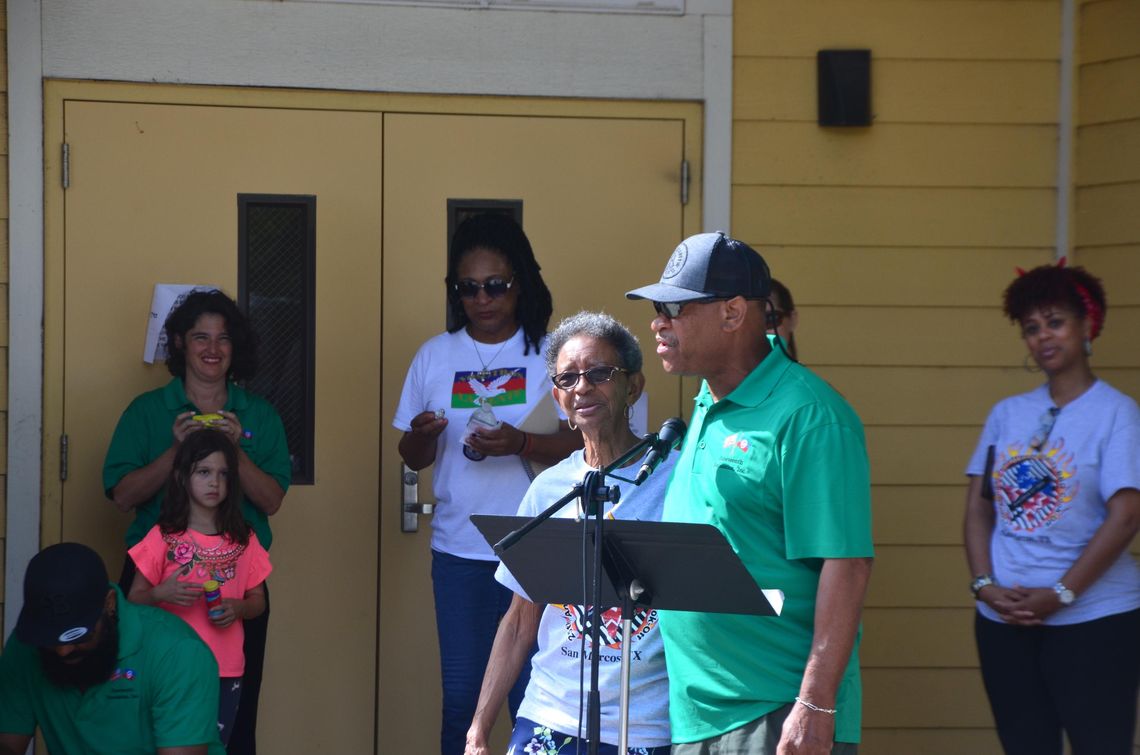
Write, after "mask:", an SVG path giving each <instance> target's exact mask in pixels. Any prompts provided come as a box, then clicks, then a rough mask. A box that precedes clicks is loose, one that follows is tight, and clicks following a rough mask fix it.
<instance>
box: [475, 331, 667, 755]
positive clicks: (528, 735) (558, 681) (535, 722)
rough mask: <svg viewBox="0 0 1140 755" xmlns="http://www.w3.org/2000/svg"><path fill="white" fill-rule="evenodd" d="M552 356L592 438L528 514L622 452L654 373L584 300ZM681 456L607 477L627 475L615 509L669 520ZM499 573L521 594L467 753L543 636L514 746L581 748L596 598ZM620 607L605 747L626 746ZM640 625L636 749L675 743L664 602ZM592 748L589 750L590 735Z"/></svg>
mask: <svg viewBox="0 0 1140 755" xmlns="http://www.w3.org/2000/svg"><path fill="white" fill-rule="evenodd" d="M546 365H547V369H548V370H549V372H550V374H551V380H552V382H553V383H554V397H555V399H556V400H557V401H558V405H559V406H560V407H561V409H562V411H563V412H565V414H566V416H567V417H569V418H570V421H571V422H573V423H574V424H575V425H576V426H577V427H578V428H580V429H581V431H582V438H583V440H584V441H585V444H586V445H585V448H584V449H583V450H581V451H575V452H574V453H573V454H571V455H570V457H569V458H567V459H566V460H564V461H562V462H561V463H559V464H558V465H556V466H554V467H551V468H550V469H547V470H546V471H545V472H543V473H542V474H540V475H538V477H537V478H536V479H535V481H534V483H533V484H532V485H531V487H530V490H528V491H527V494H526V497H524V498H523V501H522V504H521V505H520V506H519V510H518V513H519V515H520V516H534V515H536V514H538V513H539V512H540V511H542V510H544V509H545V508H546V507H547V506H549V505H550V504H552V503H553V502H554V501H556V500H558V499H559V498H561V497H562V496H563V495H565V494H566V493H567V492H568V491H569V490H570V489H571V488H572V487H574V485H575V484H577V483H579V482H581V481H582V479H583V478H584V477H585V475H586V473H587V472H589V471H590V470H591V469H598V468H601V467H604V466H606V465H608V464H610V463H612V462H613V461H614V460H616V459H617V458H619V457H620V456H622V455H623V454H624V453H625V452H626V451H628V450H630V449H631V448H632V447H633V446H634V445H635V444H636V443H637V442H638V440H639V439H638V437H637V436H636V435H635V434H634V433H633V431H632V430H631V429H630V426H629V417H630V410H631V407H632V406H633V405H634V403H635V402H636V401H637V399H638V397H639V396H641V391H642V389H643V388H644V387H645V376H644V375H642V373H641V350H640V348H639V347H638V344H637V339H636V338H635V337H634V336H633V334H631V333H630V332H629V330H627V329H626V328H625V327H624V326H622V325H621V324H620V323H619V322H617V321H616V320H614V319H613V318H612V317H610V316H609V315H606V314H601V313H593V312H580V313H578V314H577V315H574V316H573V317H569V318H567V319H566V320H563V321H562V323H561V324H560V325H559V326H558V328H557V329H556V330H555V331H554V332H553V333H552V334H551V336H550V340H549V341H548V342H547V345H546ZM642 462H643V459H635V460H633V461H631V462H630V463H629V465H628V474H626V475H624V477H633V475H634V473H635V472H636V471H637V469H638V466H639V465H640V464H641V463H642ZM672 464H673V460H672V458H669V459H667V460H666V461H665V462H664V463H663V464H662V466H661V467H660V468H658V469H657V471H656V472H654V473H653V474H652V475H651V476H650V477H649V479H648V480H647V481H646V482H645V483H643V484H642V485H641V486H640V487H634V486H633V485H632V484H629V483H628V482H623V481H621V480H620V478H614V477H607V479H606V484H607V485H613V484H616V485H618V486H619V487H620V489H621V497H620V499H619V503H617V504H616V505H614V504H609V505H610V506H612V508H611V509H610V510H609V511H608V512H606V515H607V516H609V517H610V518H617V519H640V520H652V521H657V520H659V519H660V518H661V507H662V503H663V501H664V496H665V483H666V481H667V480H668V478H669V473H670V472H671V470H672ZM555 516H560V517H565V518H571V517H578V516H581V511H580V504H579V503H577V502H571V503H568V504H567V505H566V506H564V507H563V508H562V509H561V510H560V511H559V512H558V513H557V514H556V515H555ZM562 566H565V567H568V568H569V567H570V566H571V565H569V564H563V565H562ZM496 577H497V578H498V579H499V581H501V582H502V583H503V584H504V585H507V586H508V587H510V588H511V590H513V591H514V593H515V595H514V598H513V600H512V602H511V607H510V610H508V611H507V615H506V616H505V617H504V618H503V622H502V624H501V625H500V626H499V631H498V634H497V635H496V637H495V646H494V650H493V651H492V652H491V659H490V662H489V663H488V664H487V671H486V674H485V675H484V677H483V689H482V692H481V693H480V695H479V704H478V708H477V710H476V712H475V716H474V720H473V721H472V722H471V728H470V729H469V730H468V732H467V755H485V754H486V753H489V752H490V750H489V748H488V745H487V737H488V735H489V734H490V731H491V727H492V725H493V724H494V722H495V718H496V717H497V716H498V713H499V709H500V708H501V707H502V705H503V700H504V699H505V698H506V696H507V691H508V690H509V689H510V688H511V686H512V685H513V684H514V683H515V680H516V679H517V678H518V677H519V676H520V674H522V672H524V671H525V666H526V662H527V659H528V658H529V657H530V655H531V649H532V647H533V646H534V644H535V640H536V639H537V641H538V650H537V652H535V653H534V658H533V660H532V661H531V668H530V683H529V685H528V686H527V688H526V697H525V698H524V699H523V702H522V706H521V707H520V708H519V711H518V717H517V718H516V719H515V727H514V731H513V733H512V735H511V740H510V747H509V748H508V752H512V753H520V754H521V753H528V752H554V751H560V752H568V753H572V752H575V751H577V750H576V748H577V747H578V743H576V742H575V740H576V739H577V737H578V733H579V731H580V730H582V731H584V730H585V728H586V726H585V721H584V720H580V718H579V713H580V712H582V713H584V710H585V708H584V705H583V704H580V700H583V699H584V695H583V693H584V692H585V690H583V689H582V686H581V684H580V680H581V679H582V678H583V676H582V672H583V669H584V668H587V667H588V659H589V656H590V655H591V654H592V653H593V647H592V646H591V645H590V644H589V642H590V640H589V627H588V626H587V613H586V609H585V607H583V606H573V605H537V604H535V603H532V602H531V601H530V600H529V599H528V598H527V597H526V595H525V593H524V592H523V589H522V587H521V586H520V585H519V583H518V582H517V581H516V580H515V579H514V577H512V575H511V574H510V572H508V571H507V570H506V567H504V566H501V565H500V566H499V569H498V572H497V574H496ZM620 614H621V609H620V607H611V608H610V609H608V610H607V611H606V612H605V613H604V619H605V620H604V623H603V626H602V635H601V642H603V643H604V645H605V646H604V647H602V648H600V653H601V665H600V673H601V677H600V679H599V684H598V688H599V690H600V691H601V696H602V697H601V712H602V721H601V746H600V748H599V752H601V753H611V754H612V753H615V752H616V750H617V747H616V743H617V742H618V738H619V735H618V713H619V711H618V696H619V691H620V689H621V686H620V683H619V675H620V673H621V669H620V663H619V661H620V655H621V650H620V645H621V629H620V621H619V618H620ZM633 627H634V635H633V640H632V645H631V648H630V650H631V658H632V660H631V672H630V678H631V681H630V701H631V702H630V704H631V708H630V713H629V721H630V728H629V745H630V747H629V752H630V753H638V754H642V755H656V754H657V753H667V752H668V751H669V742H670V738H669V684H668V679H667V678H666V673H665V655H664V650H663V648H662V644H661V635H660V632H659V631H658V629H657V612H656V611H653V610H646V609H644V608H639V609H638V610H637V613H636V616H635V617H634V619H633ZM583 651H585V652H583ZM583 664H585V665H583ZM587 673H588V672H587ZM581 751H582V752H585V746H584V742H583V743H582V748H581Z"/></svg>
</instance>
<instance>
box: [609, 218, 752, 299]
mask: <svg viewBox="0 0 1140 755" xmlns="http://www.w3.org/2000/svg"><path fill="white" fill-rule="evenodd" d="M771 282H772V275H771V274H770V273H769V272H768V265H767V263H765V262H764V258H763V257H761V256H760V254H759V253H758V252H757V251H756V250H755V249H753V248H752V247H750V246H748V244H745V243H744V242H743V241H737V240H736V239H734V238H730V237H729V236H726V235H725V234H724V232H723V231H716V232H715V233H698V234H697V235H696V236H690V237H689V238H687V239H685V240H684V241H682V242H681V243H680V244H679V245H678V246H677V248H676V249H674V250H673V256H671V257H670V258H669V261H668V262H667V263H665V271H664V272H663V273H661V280H660V281H659V282H657V283H653V284H650V285H648V286H642V287H641V288H635V289H634V290H632V291H630V292H628V293H627V294H626V298H628V299H649V300H650V301H661V302H676V301H693V300H694V299H707V298H710V297H729V298H731V297H733V296H743V297H744V298H745V299H765V298H767V297H768V294H769V293H770V292H771V290H772V283H771Z"/></svg>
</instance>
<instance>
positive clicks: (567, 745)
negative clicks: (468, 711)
mask: <svg viewBox="0 0 1140 755" xmlns="http://www.w3.org/2000/svg"><path fill="white" fill-rule="evenodd" d="M669 750H670V746H669V745H664V746H662V747H630V748H629V749H628V750H627V751H626V752H627V755H668V753H669ZM617 751H618V748H617V745H612V744H606V743H605V742H603V743H601V744H600V745H598V755H617ZM587 752H588V745H587V744H586V740H585V738H583V739H578V737H576V736H574V735H572V734H564V733H563V732H560V731H555V730H554V729H551V728H550V727H549V726H543V725H542V724H540V723H536V722H534V721H531V720H530V719H527V718H521V717H520V718H517V719H515V730H514V731H513V732H511V742H510V744H509V745H508V746H507V755H586V753H587Z"/></svg>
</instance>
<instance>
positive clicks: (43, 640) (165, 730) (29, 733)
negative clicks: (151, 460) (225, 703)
mask: <svg viewBox="0 0 1140 755" xmlns="http://www.w3.org/2000/svg"><path fill="white" fill-rule="evenodd" d="M217 722H218V664H217V662H216V661H215V660H214V654H213V653H212V652H210V649H209V647H207V646H206V644H205V643H204V642H202V640H201V639H199V637H198V635H197V634H196V633H195V632H194V630H193V629H191V628H190V626H189V625H188V624H186V622H184V621H182V620H181V619H180V618H178V617H177V616H174V615H173V614H170V613H167V612H166V611H163V610H162V609H159V608H153V607H150V606H139V605H135V604H133V603H129V602H127V600H126V598H124V597H123V594H122V593H121V592H120V591H119V589H118V587H117V586H114V585H111V584H110V583H109V582H108V580H107V570H106V568H105V567H104V566H103V561H102V559H100V558H99V556H98V554H96V553H95V551H93V550H91V549H90V548H88V547H87V546H85V545H80V544H78V543H60V544H59V545H53V546H50V547H48V548H45V549H44V550H43V551H41V552H40V553H38V554H37V555H36V556H35V557H34V558H33V559H32V560H31V562H30V563H29V564H28V571H27V573H26V574H25V576H24V607H23V609H22V610H21V611H20V617H19V619H18V620H17V622H16V630H15V632H13V633H12V636H10V637H9V638H8V641H7V643H5V645H4V653H3V655H2V656H0V755H17V754H18V753H19V754H22V753H23V752H24V751H25V750H26V749H27V747H28V743H29V742H31V740H32V737H33V736H34V735H35V731H36V728H37V727H39V729H40V730H41V731H42V732H43V735H44V739H45V740H46V741H47V747H48V750H49V751H50V752H52V753H67V755H103V754H104V753H116V754H117V755H136V754H137V755H142V754H143V753H156V752H157V753H160V755H222V753H224V752H225V750H224V749H223V748H222V743H221V741H220V740H219V739H218V723H217Z"/></svg>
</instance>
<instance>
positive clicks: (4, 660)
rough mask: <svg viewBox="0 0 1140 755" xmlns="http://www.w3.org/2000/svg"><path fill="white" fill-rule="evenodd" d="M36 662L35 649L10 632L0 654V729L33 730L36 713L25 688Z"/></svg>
mask: <svg viewBox="0 0 1140 755" xmlns="http://www.w3.org/2000/svg"><path fill="white" fill-rule="evenodd" d="M33 663H36V658H35V651H33V650H32V648H30V647H28V646H27V645H25V644H24V643H22V642H20V641H19V640H17V639H16V638H15V636H14V635H13V636H11V637H9V638H8V642H7V644H5V646H4V654H3V655H0V733H3V734H27V735H32V734H35V732H36V713H35V709H34V708H33V707H32V697H33V695H32V693H31V690H30V689H28V684H29V681H30V680H29V678H28V675H29V672H30V671H31V668H32V665H31V664H33Z"/></svg>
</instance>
